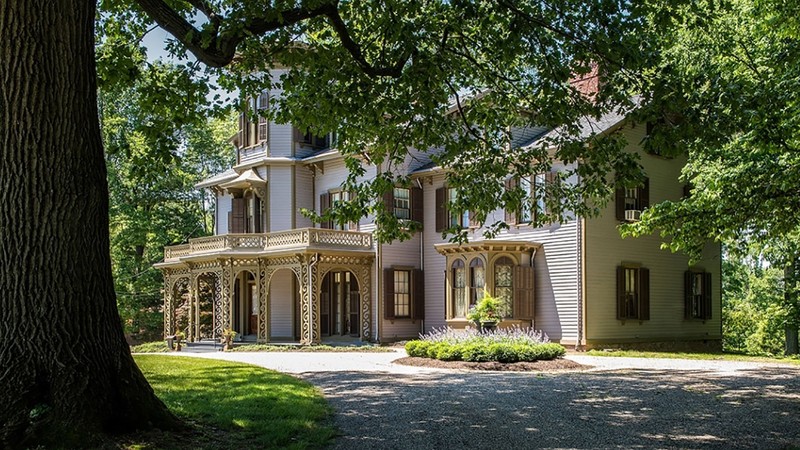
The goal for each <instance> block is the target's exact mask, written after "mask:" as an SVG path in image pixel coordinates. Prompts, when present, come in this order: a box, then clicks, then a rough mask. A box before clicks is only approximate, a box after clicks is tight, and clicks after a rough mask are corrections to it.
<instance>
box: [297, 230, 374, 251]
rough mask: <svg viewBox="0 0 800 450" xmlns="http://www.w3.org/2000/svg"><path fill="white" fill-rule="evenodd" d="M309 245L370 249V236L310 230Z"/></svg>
mask: <svg viewBox="0 0 800 450" xmlns="http://www.w3.org/2000/svg"><path fill="white" fill-rule="evenodd" d="M309 244H324V245H336V246H343V247H358V248H372V235H371V234H369V233H358V232H348V231H337V230H327V229H322V228H310V229H309Z"/></svg>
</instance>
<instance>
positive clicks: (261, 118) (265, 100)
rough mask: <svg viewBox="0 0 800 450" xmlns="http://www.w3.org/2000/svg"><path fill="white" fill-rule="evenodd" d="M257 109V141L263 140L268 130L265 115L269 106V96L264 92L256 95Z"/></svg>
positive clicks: (265, 138)
mask: <svg viewBox="0 0 800 450" xmlns="http://www.w3.org/2000/svg"><path fill="white" fill-rule="evenodd" d="M257 107H258V108H257V111H258V141H259V142H263V141H266V140H267V133H268V130H269V122H268V120H267V118H266V117H265V114H266V110H267V108H268V107H269V97H268V95H267V93H266V92H262V93H261V94H260V95H259V96H258V102H257Z"/></svg>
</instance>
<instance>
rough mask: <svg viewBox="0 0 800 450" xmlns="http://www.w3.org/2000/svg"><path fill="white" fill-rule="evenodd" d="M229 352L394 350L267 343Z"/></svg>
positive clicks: (369, 346)
mask: <svg viewBox="0 0 800 450" xmlns="http://www.w3.org/2000/svg"><path fill="white" fill-rule="evenodd" d="M229 351H231V352H303V353H314V352H322V353H392V352H393V351H394V350H392V349H391V348H387V347H375V346H371V345H358V346H356V345H352V346H331V345H310V346H300V345H269V344H247V345H237V346H235V347H234V348H233V349H231V350H229Z"/></svg>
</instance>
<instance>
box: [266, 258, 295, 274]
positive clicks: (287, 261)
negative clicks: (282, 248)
mask: <svg viewBox="0 0 800 450" xmlns="http://www.w3.org/2000/svg"><path fill="white" fill-rule="evenodd" d="M264 261H265V264H266V265H268V266H274V267H276V268H288V269H292V270H293V271H295V273H297V270H296V268H297V267H298V266H299V265H300V264H302V262H301V261H300V258H299V257H297V256H283V257H278V258H268V259H265V260H264Z"/></svg>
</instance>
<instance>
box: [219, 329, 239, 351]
mask: <svg viewBox="0 0 800 450" xmlns="http://www.w3.org/2000/svg"><path fill="white" fill-rule="evenodd" d="M235 337H236V332H235V331H233V330H232V329H230V328H226V329H225V330H224V331H223V332H222V343H223V344H224V347H223V348H222V350H224V351H228V350H230V349H231V348H233V339H234V338H235Z"/></svg>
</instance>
